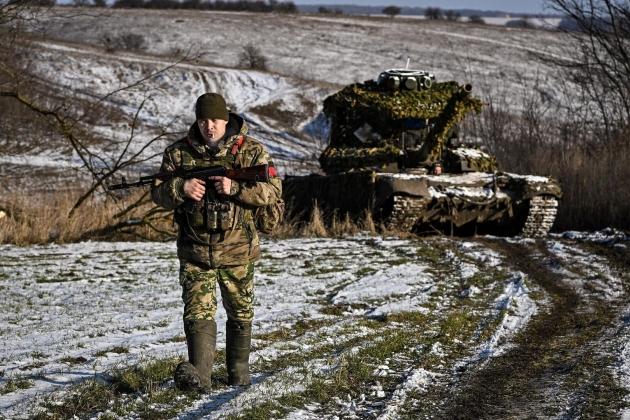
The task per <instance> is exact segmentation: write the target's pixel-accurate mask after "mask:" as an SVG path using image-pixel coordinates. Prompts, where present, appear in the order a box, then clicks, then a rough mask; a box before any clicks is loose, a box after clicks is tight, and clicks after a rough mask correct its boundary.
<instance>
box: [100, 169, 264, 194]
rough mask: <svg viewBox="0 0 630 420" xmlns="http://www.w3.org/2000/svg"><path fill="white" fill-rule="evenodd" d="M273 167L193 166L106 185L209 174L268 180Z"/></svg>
mask: <svg viewBox="0 0 630 420" xmlns="http://www.w3.org/2000/svg"><path fill="white" fill-rule="evenodd" d="M274 173H275V168H274V167H273V166H272V167H270V166H269V164H267V163H265V164H264V165H256V166H249V167H247V168H238V169H231V168H224V167H223V166H211V167H209V168H194V169H189V170H177V171H174V172H169V173H164V172H160V173H157V174H153V175H147V176H141V177H140V181H137V182H127V180H126V179H125V177H122V182H121V183H120V184H113V185H110V186H109V187H107V189H108V190H110V191H112V190H123V189H127V188H134V187H141V186H143V185H150V184H152V183H153V181H155V180H156V179H159V180H160V181H168V180H169V179H172V178H175V177H179V178H184V179H190V178H198V179H206V178H208V177H211V176H224V177H226V178H230V179H233V180H235V181H254V182H266V181H269V177H270V176H273V174H274Z"/></svg>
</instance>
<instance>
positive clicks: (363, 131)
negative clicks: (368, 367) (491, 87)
mask: <svg viewBox="0 0 630 420" xmlns="http://www.w3.org/2000/svg"><path fill="white" fill-rule="evenodd" d="M471 92H472V86H471V85H470V84H461V85H460V84H458V83H457V82H454V81H446V82H436V80H435V76H434V75H433V74H431V73H430V72H427V71H422V70H408V69H390V70H386V71H384V72H382V73H381V74H380V75H379V76H378V78H376V79H375V80H368V81H366V82H364V83H356V84H352V85H349V86H346V87H344V88H343V89H342V90H340V91H339V92H337V93H335V94H333V95H331V96H329V97H327V98H326V99H325V100H324V109H323V111H324V114H325V115H326V117H327V118H328V120H329V122H330V137H329V143H328V146H327V147H326V149H325V150H324V151H323V153H322V154H321V156H320V158H319V162H320V165H321V168H322V171H323V174H311V175H309V176H300V177H287V178H286V179H285V182H284V199H285V202H286V203H287V209H288V212H289V217H301V218H304V217H308V215H309V214H310V212H311V210H312V208H313V206H315V205H317V206H318V207H319V208H320V209H321V210H322V211H323V213H324V214H325V215H326V216H327V217H333V216H335V215H337V217H342V216H343V215H345V214H349V215H350V216H351V217H361V216H362V215H365V213H366V211H367V212H370V213H371V215H372V217H373V219H374V220H375V221H376V222H377V224H379V225H380V226H383V227H385V228H386V229H394V230H404V231H413V232H418V233H422V232H447V233H451V234H458V235H459V234H463V235H465V234H475V233H492V234H499V235H509V236H511V235H523V236H531V237H537V236H544V235H546V234H547V233H548V232H549V230H550V229H551V226H552V224H553V222H554V220H555V216H556V210H557V207H558V200H559V198H560V196H561V190H560V186H559V184H558V183H557V182H556V181H555V180H554V179H552V178H550V177H542V176H532V175H518V174H513V173H507V172H501V171H499V170H498V168H497V162H496V158H495V157H494V156H492V155H490V154H488V153H487V152H485V151H483V150H482V149H481V148H480V147H478V146H476V145H470V144H463V143H462V142H461V141H460V139H459V128H458V127H459V123H460V122H461V121H462V120H463V119H464V117H466V115H468V114H470V113H474V112H477V113H478V112H480V111H481V109H482V107H483V103H482V101H481V100H480V99H478V98H476V97H475V96H474V95H473V94H472V93H471Z"/></svg>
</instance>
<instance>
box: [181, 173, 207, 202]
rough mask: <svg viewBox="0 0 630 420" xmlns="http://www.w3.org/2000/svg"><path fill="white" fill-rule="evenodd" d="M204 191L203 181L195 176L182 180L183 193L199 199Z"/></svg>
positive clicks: (204, 184) (196, 199)
mask: <svg viewBox="0 0 630 420" xmlns="http://www.w3.org/2000/svg"><path fill="white" fill-rule="evenodd" d="M205 192H206V183H205V181H203V180H201V179H197V178H191V179H187V180H186V181H184V195H185V196H186V197H188V198H192V199H193V200H195V201H201V199H202V198H203V195H204V194H205Z"/></svg>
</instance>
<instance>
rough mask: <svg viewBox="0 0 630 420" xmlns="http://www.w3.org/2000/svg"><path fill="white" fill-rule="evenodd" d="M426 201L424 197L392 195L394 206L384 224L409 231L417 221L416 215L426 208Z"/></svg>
mask: <svg viewBox="0 0 630 420" xmlns="http://www.w3.org/2000/svg"><path fill="white" fill-rule="evenodd" d="M428 202H429V200H428V199H426V198H420V197H410V196H403V195H394V207H393V209H392V212H391V214H390V216H389V217H388V218H387V220H386V222H385V226H387V228H388V229H394V230H395V229H398V230H402V231H405V232H410V231H411V230H412V229H413V227H414V226H415V224H416V222H417V221H418V215H420V214H422V212H424V211H425V210H426V206H427V204H428Z"/></svg>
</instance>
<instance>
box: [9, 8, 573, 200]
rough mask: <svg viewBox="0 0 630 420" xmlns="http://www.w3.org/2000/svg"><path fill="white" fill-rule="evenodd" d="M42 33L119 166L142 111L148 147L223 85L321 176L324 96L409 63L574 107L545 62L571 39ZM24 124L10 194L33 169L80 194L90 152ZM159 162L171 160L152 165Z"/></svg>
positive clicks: (364, 26) (271, 145) (293, 166)
mask: <svg viewBox="0 0 630 420" xmlns="http://www.w3.org/2000/svg"><path fill="white" fill-rule="evenodd" d="M70 10H72V9H70ZM209 27H211V28H212V30H211V31H209V30H208V29H207V28H209ZM30 30H31V31H32V33H33V34H34V35H37V36H38V40H37V41H36V42H35V43H33V44H31V45H30V46H29V50H31V51H29V52H28V55H29V56H30V57H31V59H32V60H33V61H34V63H33V65H34V66H35V67H36V68H37V72H38V73H39V77H40V78H41V80H42V82H43V83H45V85H46V89H52V91H53V92H56V94H58V95H60V96H63V97H68V96H69V99H70V100H73V101H75V102H78V101H82V102H85V103H88V104H90V103H92V104H96V108H97V109H99V111H98V114H99V118H97V119H96V121H95V122H93V123H91V124H90V125H89V126H86V127H85V129H86V130H88V131H89V132H90V134H91V135H92V136H95V137H96V138H97V139H100V140H98V142H99V143H98V144H96V145H94V150H93V152H94V153H95V154H96V155H104V156H106V157H107V156H109V159H114V156H115V153H116V152H117V151H119V150H120V147H121V146H118V147H117V146H116V145H117V144H118V145H120V144H121V143H122V142H123V140H124V139H126V138H128V137H129V135H130V133H131V130H130V128H129V125H130V121H131V120H133V118H134V116H135V113H136V111H138V109H139V107H140V106H141V104H142V109H141V110H140V112H139V114H138V118H137V121H138V124H139V126H138V127H137V128H136V130H135V134H134V135H135V136H136V138H135V141H134V142H133V143H134V144H136V145H138V144H141V143H142V141H143V140H147V139H149V138H151V137H152V136H153V135H156V133H159V132H161V130H166V131H168V132H172V133H183V132H185V131H186V130H187V127H188V124H190V123H191V109H192V102H193V101H194V98H195V97H196V96H197V95H199V94H201V93H203V92H205V91H207V90H217V91H220V92H221V93H223V94H224V95H225V96H226V98H227V100H228V103H229V104H230V106H231V107H232V108H233V109H234V110H235V111H237V112H239V113H241V114H243V115H244V116H245V118H246V120H247V122H248V124H249V125H250V128H251V132H252V133H253V134H254V135H255V136H256V137H258V138H260V139H261V140H262V141H263V143H264V144H265V145H266V146H267V147H268V149H269V150H270V151H271V153H272V155H273V157H274V159H275V160H276V163H277V164H278V166H279V168H280V170H281V174H283V175H284V174H304V173H308V172H312V171H316V170H317V161H316V159H317V156H318V155H319V153H320V152H321V150H322V149H323V147H324V146H325V143H326V138H327V127H326V122H325V120H324V119H323V117H322V114H321V103H322V101H323V99H324V98H325V97H326V96H327V95H329V94H331V93H333V92H335V91H336V90H337V89H338V88H339V87H341V86H342V85H343V84H347V83H352V82H357V81H363V80H367V79H371V78H374V77H376V76H377V75H378V74H379V72H380V71H382V70H383V69H386V68H392V67H401V66H404V65H405V63H406V61H407V58H409V59H410V63H411V66H412V67H415V68H423V69H428V70H430V71H432V72H434V73H435V74H436V77H437V78H438V80H448V79H455V80H459V81H461V82H472V83H473V85H474V86H475V92H477V94H478V95H479V96H481V97H482V98H484V99H488V98H492V99H493V100H497V99H498V98H501V99H502V100H505V104H506V107H511V108H512V109H513V110H514V111H517V110H519V109H521V107H522V106H523V103H524V101H525V99H524V98H526V97H529V96H531V95H532V94H533V95H540V96H541V97H542V98H543V99H544V101H547V102H549V103H560V102H562V101H564V100H568V99H567V98H566V97H564V96H563V93H562V92H563V90H562V88H561V86H563V83H564V81H563V80H562V79H561V78H560V76H558V75H556V74H555V72H554V70H553V69H552V68H551V67H549V66H547V65H544V64H541V63H539V62H538V61H536V60H535V59H534V57H533V55H534V54H542V55H549V56H554V57H561V56H563V54H564V53H563V48H562V39H563V38H562V35H560V34H558V33H554V32H549V31H541V30H523V29H511V28H501V27H491V26H483V25H482V26H475V25H471V24H465V23H459V24H458V23H448V22H419V21H413V20H404V19H400V20H396V21H392V20H388V19H379V18H370V19H368V18H359V17H327V16H309V15H276V14H255V13H228V12H192V11H155V10H102V9H95V10H89V11H82V12H81V13H73V12H68V9H66V8H64V9H54V11H53V12H49V13H48V14H45V15H43V16H41V17H40V20H39V21H38V22H37V24H35V23H34V24H32V27H31V28H30ZM125 36H127V37H129V36H131V39H135V41H134V42H133V43H129V45H128V47H129V48H131V47H134V48H135V50H133V51H130V50H126V49H124V48H113V47H112V43H114V40H120V39H124V37H125ZM133 37H135V38H133ZM123 44H124V43H123ZM247 44H251V45H255V47H256V48H258V51H259V52H260V54H262V55H263V56H264V57H265V58H266V59H267V63H268V64H267V65H268V70H269V71H268V72H260V71H252V70H246V69H239V68H238V62H239V55H240V54H242V51H243V47H244V46H245V45H247ZM123 46H124V45H123ZM564 58H567V57H564ZM182 59H184V61H182ZM139 81H141V82H142V83H141V84H139V85H138V84H137V83H138V82H139ZM129 85H133V86H132V87H131V88H126V87H127V86H129ZM122 88H126V89H124V90H120V89H122ZM112 92H113V94H112ZM102 97H105V99H104V100H100V99H99V98H102ZM145 100H146V102H144V103H143V101H145ZM506 110H507V109H506ZM5 123H6V124H8V125H10V124H12V122H11V121H8V122H7V121H5ZM21 129H22V128H21V127H17V128H15V134H12V133H11V132H10V130H9V131H8V132H7V131H5V133H4V134H3V135H2V136H1V137H0V162H2V163H3V167H2V169H0V179H2V180H3V181H4V182H3V183H2V186H1V187H0V188H2V190H4V191H18V190H20V189H22V190H23V189H24V188H35V186H33V185H29V181H28V180H25V179H24V178H23V177H22V176H23V175H24V174H27V173H32V172H33V171H36V172H37V173H38V174H39V176H46V177H47V178H48V181H49V182H53V183H56V184H59V185H60V187H61V186H62V185H65V186H67V178H68V177H67V173H68V170H67V169H68V168H76V167H77V166H79V165H80V164H81V162H80V161H79V160H78V157H77V156H76V155H72V153H71V151H70V150H69V148H68V147H67V144H65V145H64V144H63V143H62V144H57V143H55V142H50V141H49V142H40V141H39V140H38V139H39V138H41V137H42V136H41V135H40V134H39V133H38V132H37V131H35V132H34V133H33V137H32V138H28V134H26V138H24V134H22V131H21ZM18 137H19V138H20V141H17V139H16V138H18ZM175 137H176V135H173V136H171V137H169V138H167V139H165V140H164V141H160V142H157V143H155V144H153V146H152V147H151V148H149V149H148V150H147V151H146V155H147V156H153V155H159V153H160V150H162V148H163V146H164V145H165V144H166V143H167V142H168V141H172V139H173V138H175ZM169 139H170V140H169ZM25 140H28V141H25ZM156 166H157V158H155V159H153V160H151V161H150V162H149V163H148V164H146V165H145V166H144V167H139V168H138V170H142V171H145V172H146V171H150V170H154V169H152V168H155V167H156ZM60 167H61V168H66V169H61V168H60ZM64 174H65V175H66V176H64ZM72 177H73V178H74V177H75V175H72ZM31 184H32V182H31ZM65 186H64V188H65Z"/></svg>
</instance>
